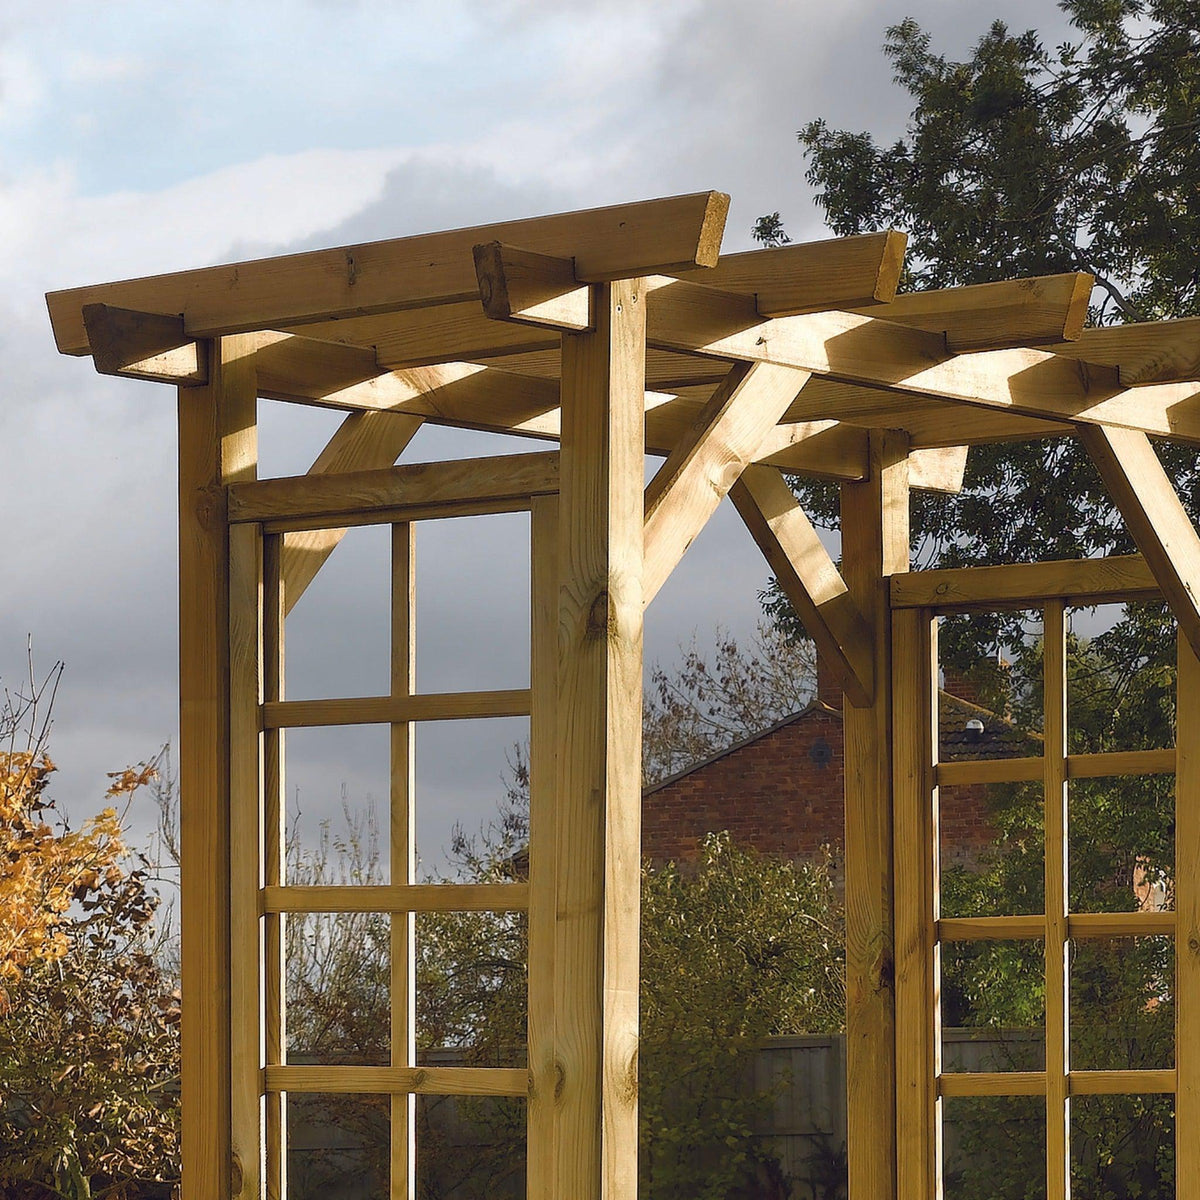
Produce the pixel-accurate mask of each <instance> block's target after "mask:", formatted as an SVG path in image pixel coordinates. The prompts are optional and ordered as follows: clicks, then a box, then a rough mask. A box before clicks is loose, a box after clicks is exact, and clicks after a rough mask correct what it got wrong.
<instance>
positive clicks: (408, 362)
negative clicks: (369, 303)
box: [291, 299, 559, 379]
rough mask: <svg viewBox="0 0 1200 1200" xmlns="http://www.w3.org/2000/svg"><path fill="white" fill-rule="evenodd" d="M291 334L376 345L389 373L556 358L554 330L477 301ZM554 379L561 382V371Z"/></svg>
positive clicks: (321, 325) (300, 328)
mask: <svg viewBox="0 0 1200 1200" xmlns="http://www.w3.org/2000/svg"><path fill="white" fill-rule="evenodd" d="M291 332H293V333H297V334H302V335H303V336H305V337H308V338H314V339H315V338H321V339H324V340H327V341H331V342H341V343H343V344H346V345H354V346H358V347H360V348H362V347H368V346H369V347H373V348H374V350H375V357H376V360H377V361H378V363H379V365H380V367H384V368H386V369H388V370H399V369H401V368H404V367H421V366H429V365H432V364H434V363H441V362H477V361H483V360H488V359H493V358H500V357H505V358H507V357H509V356H511V355H529V354H534V353H541V354H545V353H547V352H553V354H554V356H555V362H556V364H557V357H558V341H559V339H558V332H557V331H556V330H548V329H545V328H539V327H537V326H535V325H518V324H510V323H508V322H503V321H492V320H489V319H488V317H487V314H486V313H484V311H483V309H482V308H481V307H480V305H479V300H478V299H473V300H465V301H460V302H458V303H455V304H437V305H434V306H433V307H432V308H410V309H403V310H401V311H400V312H392V313H378V314H376V315H375V316H370V317H346V318H344V319H343V320H340V321H322V322H319V323H318V324H315V325H296V326H293V327H292V328H291ZM501 365H505V366H506V365H507V364H501ZM553 378H555V379H557V378H558V371H557V370H555V371H554V372H553Z"/></svg>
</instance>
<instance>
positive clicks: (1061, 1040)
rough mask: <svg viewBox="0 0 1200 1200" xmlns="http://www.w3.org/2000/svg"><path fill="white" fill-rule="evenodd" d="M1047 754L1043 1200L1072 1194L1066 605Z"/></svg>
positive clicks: (1051, 646) (1047, 644)
mask: <svg viewBox="0 0 1200 1200" xmlns="http://www.w3.org/2000/svg"><path fill="white" fill-rule="evenodd" d="M1043 621H1044V629H1045V632H1044V636H1043V651H1042V663H1043V666H1042V675H1043V680H1042V711H1043V713H1044V714H1045V717H1044V722H1043V724H1044V731H1043V738H1044V744H1045V750H1044V754H1043V759H1042V765H1043V772H1044V773H1043V776H1042V781H1043V783H1042V786H1043V788H1044V790H1045V809H1044V811H1045V832H1044V840H1045V847H1044V850H1045V896H1046V928H1045V935H1044V936H1045V941H1046V944H1045V957H1046V975H1045V979H1046V987H1045V997H1046V1000H1045V1004H1046V1200H1069V1197H1070V1195H1071V1099H1070V1096H1071V1093H1070V1085H1069V1079H1068V1076H1069V1073H1070V1067H1071V1059H1070V1040H1071V1038H1070V1025H1071V1001H1070V974H1071V967H1070V959H1069V953H1070V943H1069V936H1070V934H1069V930H1068V927H1067V913H1068V911H1069V909H1070V897H1069V895H1068V893H1067V853H1068V841H1067V749H1068V743H1067V623H1066V606H1065V604H1064V603H1063V601H1062V600H1061V599H1058V600H1050V601H1049V602H1047V604H1046V607H1045V609H1044V610H1043Z"/></svg>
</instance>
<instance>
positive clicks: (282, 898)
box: [259, 883, 529, 913]
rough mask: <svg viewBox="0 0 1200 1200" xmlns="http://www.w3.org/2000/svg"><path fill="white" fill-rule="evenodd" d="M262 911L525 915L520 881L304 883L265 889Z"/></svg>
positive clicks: (526, 901) (526, 900)
mask: <svg viewBox="0 0 1200 1200" xmlns="http://www.w3.org/2000/svg"><path fill="white" fill-rule="evenodd" d="M259 895H260V897H261V903H260V908H261V911H262V912H264V913H416V912H436V913H454V912H524V911H525V910H526V909H527V908H528V907H529V885H528V884H525V883H409V884H304V885H289V886H286V887H281V886H279V885H274V886H268V887H265V888H263V889H262V890H261V892H260V893H259Z"/></svg>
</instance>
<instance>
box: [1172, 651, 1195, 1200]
mask: <svg viewBox="0 0 1200 1200" xmlns="http://www.w3.org/2000/svg"><path fill="white" fill-rule="evenodd" d="M1175 687H1176V702H1175V703H1176V711H1175V730H1176V737H1175V755H1176V758H1175V1071H1176V1082H1175V1178H1176V1191H1177V1194H1178V1195H1179V1196H1193V1195H1197V1194H1200V1138H1198V1137H1197V1136H1196V1131H1197V1129H1200V736H1198V735H1200V658H1198V657H1197V655H1196V651H1195V650H1193V649H1192V646H1191V643H1190V642H1189V641H1188V639H1187V637H1186V636H1185V635H1184V634H1183V633H1180V634H1179V647H1178V675H1177V677H1176V682H1175Z"/></svg>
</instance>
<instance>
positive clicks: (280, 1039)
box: [262, 533, 287, 1200]
mask: <svg viewBox="0 0 1200 1200" xmlns="http://www.w3.org/2000/svg"><path fill="white" fill-rule="evenodd" d="M262 562H263V610H262V641H263V649H262V694H263V700H264V702H266V703H268V704H270V703H271V702H273V701H279V700H282V699H283V674H284V671H283V661H284V636H283V634H284V613H285V610H286V607H287V594H286V586H285V583H284V546H283V534H281V533H273V534H268V535H267V536H266V537H265V538H264V539H263V546H262ZM284 737H285V733H284V731H283V730H282V729H267V730H264V731H263V735H262V754H263V767H262V773H263V782H262V787H263V806H262V829H263V835H262V836H263V881H264V883H265V884H266V886H267V887H275V886H278V885H280V884H283V883H284V882H285V879H284V867H285V864H286V862H287V847H286V845H285V840H286V837H285V832H286V822H287V818H286V813H285V801H284V797H285V789H284ZM286 952H287V917H286V915H285V914H284V913H267V914H266V915H265V917H264V919H263V975H264V980H263V1004H264V1008H265V1010H266V1012H265V1016H264V1021H263V1023H264V1030H263V1033H264V1042H265V1045H264V1051H265V1054H264V1057H265V1059H266V1063H267V1066H283V1065H284V1064H286V1062H287V963H286V961H285V959H286ZM266 1110H267V1112H266V1142H267V1145H266V1151H267V1153H266V1159H267V1181H266V1191H267V1200H285V1198H286V1196H287V1095H286V1093H284V1092H268V1093H267V1097H266Z"/></svg>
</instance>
